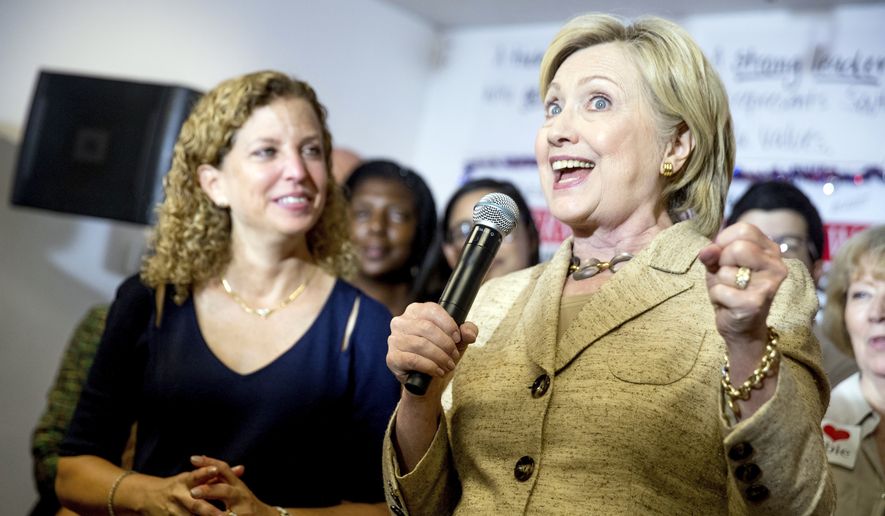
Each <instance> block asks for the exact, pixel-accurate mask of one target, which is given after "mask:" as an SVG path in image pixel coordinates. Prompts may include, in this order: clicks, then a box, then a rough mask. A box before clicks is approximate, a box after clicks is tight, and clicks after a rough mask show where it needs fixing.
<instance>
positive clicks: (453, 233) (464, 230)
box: [446, 220, 516, 247]
mask: <svg viewBox="0 0 885 516" xmlns="http://www.w3.org/2000/svg"><path fill="white" fill-rule="evenodd" d="M471 231H473V222H470V221H466V220H462V221H460V222H458V224H457V225H455V226H452V227H450V228H449V229H447V230H446V242H449V243H451V244H454V245H455V246H457V247H464V242H466V241H467V237H469V236H470V232H471ZM514 233H516V230H514V231H511V232H510V234H509V235H507V236H505V237H504V242H505V243H508V244H509V243H510V242H513V234H514Z"/></svg>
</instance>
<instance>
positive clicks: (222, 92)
mask: <svg viewBox="0 0 885 516" xmlns="http://www.w3.org/2000/svg"><path fill="white" fill-rule="evenodd" d="M281 98H285V99H288V98H296V99H304V100H306V101H307V102H308V103H309V104H310V105H311V107H312V108H313V110H314V112H316V115H317V118H318V119H319V121H320V125H321V127H322V131H323V154H324V159H325V162H326V177H327V178H328V181H327V182H326V184H327V187H326V204H325V207H324V208H323V213H322V215H321V216H320V218H319V220H318V221H317V223H316V225H314V227H313V228H311V229H310V230H309V231H308V233H307V245H308V248H309V250H310V253H311V256H313V259H314V261H315V263H316V264H317V265H319V266H320V267H322V268H323V269H324V270H325V271H327V272H328V273H330V274H332V275H335V276H343V277H350V276H351V275H352V274H353V272H354V270H355V263H356V262H355V255H354V252H353V246H352V244H351V243H350V239H349V234H348V224H347V211H346V206H347V204H346V201H345V200H344V196H343V194H342V192H341V188H340V187H339V186H338V184H337V183H336V182H335V181H334V180H333V179H332V172H331V170H332V167H331V155H332V135H331V134H330V133H329V128H328V126H327V123H326V116H327V115H326V108H325V107H324V106H323V105H322V104H320V102H319V100H317V96H316V93H315V92H314V90H313V88H311V87H310V85H309V84H307V83H306V82H303V81H299V80H297V79H295V78H292V77H289V76H288V75H286V74H283V73H280V72H275V71H262V72H255V73H251V74H247V75H243V76H240V77H235V78H233V79H228V80H226V81H224V82H222V83H221V84H219V85H218V86H216V87H215V88H214V89H212V90H211V91H210V92H208V93H206V95H204V96H203V97H202V98H201V99H200V100H199V102H197V104H196V105H195V106H194V108H193V111H191V114H190V116H188V118H187V120H186V121H185V122H184V125H183V126H182V128H181V133H180V134H179V136H178V141H177V142H176V143H175V150H174V154H173V158H172V168H171V169H170V170H169V173H168V174H166V177H165V178H164V179H163V188H164V191H165V199H164V200H163V202H162V203H161V204H160V205H159V206H158V207H157V223H156V225H155V226H154V228H153V231H152V235H151V238H150V243H149V246H150V247H149V253H148V255H147V256H145V258H144V260H143V262H142V266H141V279H142V281H143V282H144V283H145V284H146V285H148V286H149V287H152V288H161V287H163V286H165V285H174V286H175V301H176V302H177V303H179V304H180V303H183V302H184V300H185V299H187V296H188V295H189V294H190V291H191V290H192V289H193V287H194V286H195V285H199V284H202V283H205V282H207V281H208V280H211V279H213V278H217V277H218V276H220V275H221V273H222V271H223V270H224V268H225V267H226V266H227V264H228V263H230V259H231V250H230V236H231V219H230V213H229V211H228V209H226V208H222V207H219V206H216V205H215V204H214V203H213V202H212V200H211V199H209V196H208V195H206V193H205V192H204V191H203V189H202V188H201V187H200V182H199V178H198V174H197V168H198V167H199V166H200V165H202V164H209V165H212V166H216V167H218V166H220V164H221V162H222V160H223V159H224V156H225V155H226V154H227V152H228V151H229V150H230V148H231V145H232V141H233V138H234V136H235V134H236V132H237V131H238V130H239V128H240V127H242V126H243V124H245V123H246V121H247V120H248V119H249V117H250V116H251V115H252V112H253V111H254V110H255V109H256V108H258V107H261V106H266V105H268V104H270V103H271V102H273V101H275V100H277V99H281Z"/></svg>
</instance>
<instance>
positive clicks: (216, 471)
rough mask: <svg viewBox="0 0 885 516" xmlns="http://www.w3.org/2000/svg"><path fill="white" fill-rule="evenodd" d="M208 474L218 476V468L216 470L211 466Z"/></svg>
mask: <svg viewBox="0 0 885 516" xmlns="http://www.w3.org/2000/svg"><path fill="white" fill-rule="evenodd" d="M209 473H210V474H212V475H217V474H218V468H216V467H215V466H212V467H211V468H209Z"/></svg>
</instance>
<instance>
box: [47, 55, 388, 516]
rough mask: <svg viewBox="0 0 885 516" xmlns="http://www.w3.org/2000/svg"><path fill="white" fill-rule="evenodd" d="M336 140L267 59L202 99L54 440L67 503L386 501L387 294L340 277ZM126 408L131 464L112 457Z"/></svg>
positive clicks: (342, 254) (329, 505)
mask: <svg viewBox="0 0 885 516" xmlns="http://www.w3.org/2000/svg"><path fill="white" fill-rule="evenodd" d="M331 143H332V142H331V136H330V134H329V131H328V129H327V127H326V113H325V109H324V108H323V106H322V105H321V104H320V103H319V101H318V100H317V98H316V95H315V93H314V91H313V90H312V89H311V87H310V86H309V85H307V84H306V83H304V82H301V81H298V80H294V79H292V78H290V77H288V76H286V75H283V74H280V73H277V72H258V73H253V74H249V75H245V76H242V77H238V78H234V79H231V80H228V81H225V82H223V83H221V84H220V85H219V86H217V87H216V88H215V89H213V90H212V91H210V92H209V93H208V94H207V95H206V96H205V97H204V98H203V99H202V100H201V101H200V102H199V103H198V104H197V105H196V107H195V108H194V110H193V112H192V114H191V115H190V117H189V118H188V120H187V122H186V123H185V125H184V127H183V128H182V131H181V134H180V136H179V139H178V142H177V144H176V147H175V154H174V159H173V164H172V169H171V170H170V172H169V174H168V176H167V177H166V180H165V183H164V184H165V190H166V199H165V201H164V202H163V204H161V205H160V207H159V212H158V213H159V217H158V222H157V226H156V228H155V231H154V236H153V241H152V253H151V254H150V255H149V256H148V257H147V258H146V259H145V262H144V265H143V267H142V271H141V274H140V277H132V278H130V279H128V280H127V281H126V282H125V283H124V284H123V285H122V286H121V287H120V288H119V290H118V291H117V297H116V300H115V302H114V305H113V306H112V308H111V311H110V313H109V315H108V321H107V329H106V331H105V334H104V336H103V338H102V342H101V345H100V347H99V350H98V353H97V355H96V358H95V362H94V365H93V368H92V371H91V373H90V377H89V380H88V382H87V384H86V386H85V388H84V390H83V394H82V397H81V401H80V404H79V406H78V408H77V412H76V414H75V416H74V420H73V422H72V424H71V429H70V431H69V433H68V436H67V438H66V440H65V443H64V444H63V447H62V452H61V455H62V456H63V458H62V459H61V460H60V461H59V469H58V480H57V483H56V488H57V491H58V494H59V498H60V499H61V500H62V502H63V504H64V505H65V506H66V507H69V508H71V509H73V510H74V511H76V512H78V513H81V514H89V513H99V512H100V513H104V512H110V513H111V514H114V512H116V513H118V514H130V513H139V514H159V513H163V514H192V513H193V514H223V512H222V511H221V510H220V509H222V508H223V509H224V511H228V514H268V515H278V514H287V513H288V512H289V511H291V512H292V514H295V513H297V510H296V509H295V508H299V507H311V508H325V509H324V510H326V511H328V512H329V513H331V514H347V513H353V514H356V513H359V514H366V513H367V511H370V512H371V511H378V512H379V513H381V512H384V506H383V505H382V504H378V503H377V502H380V501H382V500H383V493H382V491H381V480H380V450H381V439H382V436H383V433H384V428H385V425H386V423H387V419H388V417H389V415H390V412H391V411H392V409H393V406H394V404H395V402H396V399H397V397H398V387H397V383H396V381H395V380H394V379H393V377H392V376H391V375H390V374H389V373H388V372H387V370H386V366H385V362H384V355H385V353H386V349H385V347H384V343H385V341H386V337H387V334H388V325H389V320H390V314H389V312H388V311H387V310H386V309H385V308H384V307H383V306H382V305H381V304H379V303H377V302H375V301H373V300H372V299H370V298H368V297H366V296H365V295H363V294H362V293H361V292H360V291H358V290H357V289H355V288H354V287H352V286H351V285H349V284H348V283H345V282H344V281H342V280H340V279H338V277H340V276H345V277H346V276H347V275H349V274H350V273H352V270H353V252H352V250H351V246H350V244H349V241H348V233H347V225H346V212H345V202H344V200H343V197H342V196H341V193H340V191H339V189H338V187H337V186H336V184H335V182H334V181H333V180H332V179H331V175H330V166H329V165H330V164H329V156H330V150H331ZM133 421H137V422H138V435H137V437H136V454H135V461H134V468H133V469H134V474H133V472H130V471H124V470H123V469H121V468H120V467H119V466H118V465H117V464H118V462H117V461H118V459H119V457H120V453H121V451H122V449H123V447H124V445H125V442H126V438H127V437H128V433H129V428H130V427H131V424H132V423H133ZM283 507H288V508H290V509H284V508H283Z"/></svg>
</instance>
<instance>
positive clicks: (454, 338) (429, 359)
mask: <svg viewBox="0 0 885 516" xmlns="http://www.w3.org/2000/svg"><path fill="white" fill-rule="evenodd" d="M478 331H479V330H478V329H477V327H476V325H475V324H473V323H471V322H465V323H464V324H462V325H461V327H460V328H459V327H458V325H457V324H456V323H455V320H454V319H452V317H451V316H450V315H449V314H448V313H446V311H445V310H443V308H442V307H441V306H439V305H438V304H436V303H412V304H410V305H409V306H408V307H406V310H405V312H403V314H402V315H400V316H398V317H394V318H393V320H392V321H391V322H390V336H389V337H388V338H387V367H388V368H390V370H391V371H392V372H393V374H394V375H395V376H396V377H397V379H398V380H399V381H400V383H402V382H405V381H406V378H407V376H408V373H409V372H411V371H417V372H421V373H425V374H428V375H430V376H433V377H436V378H443V377H445V376H446V375H448V374H449V373H451V372H452V371H453V370H454V369H455V365H456V364H457V363H458V361H459V360H461V356H462V355H463V354H464V351H465V350H466V348H467V345H468V344H472V343H473V342H474V341H475V340H476V336H477V333H478ZM434 383H441V382H434Z"/></svg>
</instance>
